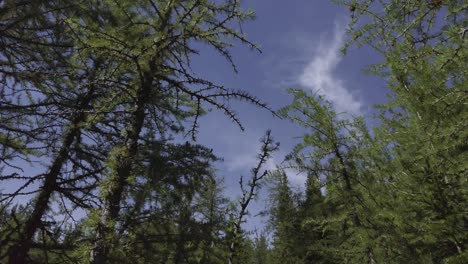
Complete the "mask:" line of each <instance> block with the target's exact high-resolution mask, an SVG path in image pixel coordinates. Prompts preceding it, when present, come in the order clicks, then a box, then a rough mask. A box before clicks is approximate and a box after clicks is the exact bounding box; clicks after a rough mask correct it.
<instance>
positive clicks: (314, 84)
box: [297, 22, 362, 114]
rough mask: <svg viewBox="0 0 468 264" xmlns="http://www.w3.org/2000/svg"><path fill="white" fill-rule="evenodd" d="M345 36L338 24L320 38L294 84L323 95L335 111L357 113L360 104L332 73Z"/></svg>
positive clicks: (340, 57) (336, 64)
mask: <svg viewBox="0 0 468 264" xmlns="http://www.w3.org/2000/svg"><path fill="white" fill-rule="evenodd" d="M344 34H345V30H344V26H342V24H340V23H338V22H337V23H335V28H334V32H333V36H332V37H331V38H330V37H329V36H326V35H322V36H321V37H320V41H319V44H318V45H317V48H316V49H315V50H314V51H313V53H312V56H311V57H310V60H308V62H307V63H306V64H305V67H304V68H303V69H302V72H301V74H300V75H299V76H298V80H297V81H298V83H299V84H300V85H301V86H303V87H304V88H309V89H311V90H312V91H314V92H316V93H317V94H320V95H323V96H324V97H325V98H326V99H327V100H329V101H330V102H332V103H333V105H334V107H335V110H336V111H337V112H347V113H350V114H360V112H361V107H362V103H361V101H360V100H359V99H358V98H357V97H356V95H355V94H353V93H352V92H351V91H350V89H349V87H347V86H346V84H345V81H344V80H342V79H341V78H340V77H339V76H337V75H336V73H335V70H336V68H337V66H338V65H339V63H340V61H341V60H342V54H341V51H340V49H341V47H342V45H343V43H344Z"/></svg>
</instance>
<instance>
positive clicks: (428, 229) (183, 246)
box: [0, 0, 468, 263]
mask: <svg viewBox="0 0 468 264" xmlns="http://www.w3.org/2000/svg"><path fill="white" fill-rule="evenodd" d="M338 3H339V4H343V5H350V3H349V2H345V1H338ZM351 4H352V12H353V19H352V22H351V24H350V28H349V33H350V36H352V38H351V40H350V42H349V43H347V45H346V46H345V47H344V48H345V50H346V48H347V47H348V46H349V45H352V44H353V45H354V44H357V45H358V46H361V45H362V46H366V47H371V48H373V49H375V50H376V51H378V52H380V53H381V54H382V56H383V58H384V61H383V62H382V64H380V65H375V66H374V67H372V69H371V71H372V72H373V73H374V74H379V75H381V76H382V77H383V78H386V79H387V80H388V86H389V89H390V91H391V94H390V95H391V100H389V102H388V104H385V105H381V106H379V108H380V111H381V114H380V116H379V121H380V124H379V125H378V126H376V127H374V128H373V130H370V129H369V128H368V127H367V126H366V125H365V122H364V119H363V118H362V117H357V118H354V119H349V118H348V119H346V118H342V117H341V116H340V114H337V113H335V112H334V111H333V110H332V109H333V107H332V106H331V105H330V104H329V103H328V102H326V101H325V100H324V99H323V98H321V97H319V96H316V95H314V94H310V93H308V92H305V91H302V90H297V89H291V90H289V92H290V93H291V94H292V95H293V96H294V101H293V103H292V104H290V105H289V106H286V107H284V108H282V109H280V110H279V111H277V112H275V114H277V115H278V116H281V117H283V118H285V119H289V120H291V121H292V122H295V123H297V124H299V125H301V126H303V127H304V128H305V129H307V131H309V132H308V134H306V135H304V137H303V140H302V142H301V143H300V144H298V145H297V146H296V147H295V148H294V150H293V151H292V153H291V154H290V155H288V156H287V157H286V160H287V164H288V165H287V167H288V168H294V169H296V170H298V171H299V172H301V173H303V174H304V175H306V177H307V183H306V187H305V191H304V192H302V193H300V192H295V191H293V190H292V189H291V186H290V185H289V183H288V178H287V175H286V173H285V172H284V169H285V168H278V170H277V171H273V172H267V171H264V170H263V169H262V167H264V165H265V163H266V161H267V159H268V158H269V157H270V155H271V154H272V153H273V152H274V151H276V150H277V149H278V144H277V143H276V142H274V140H273V139H272V137H271V133H270V132H267V133H266V135H265V136H264V138H262V148H261V149H260V152H259V155H258V164H257V166H255V167H254V168H252V171H251V172H252V173H251V177H250V178H241V180H240V189H241V197H240V198H239V199H238V200H235V201H230V200H229V199H227V198H226V196H224V195H223V192H222V189H223V186H222V181H220V180H219V179H218V178H217V177H216V171H215V169H214V167H213V163H214V162H216V161H217V160H218V157H216V155H215V154H213V153H212V151H211V150H210V149H209V148H207V147H205V146H201V145H198V144H196V141H195V139H196V134H197V129H198V120H199V118H200V116H201V115H203V114H204V113H205V112H206V109H207V108H215V109H218V110H220V111H222V112H223V113H224V114H225V115H226V116H227V118H230V119H231V120H232V121H233V122H234V123H236V124H238V125H239V127H240V128H242V125H241V122H240V120H239V119H238V118H237V116H236V114H235V112H234V111H233V110H232V109H230V108H229V104H227V101H228V100H229V99H237V100H244V101H246V102H247V103H251V104H254V105H257V106H258V107H259V108H260V109H263V110H266V111H272V110H270V109H269V108H268V106H267V105H266V104H265V103H263V102H261V101H260V100H258V99H257V98H255V97H254V96H252V95H250V94H248V93H247V92H244V91H238V90H230V89H227V88H225V87H224V86H222V85H219V84H216V83H213V82H211V81H210V80H206V79H202V78H200V77H198V76H197V75H196V74H195V73H194V72H193V71H192V69H191V63H190V62H191V59H192V57H193V56H196V55H198V51H197V50H196V49H195V46H196V44H197V43H203V44H204V45H207V46H210V47H212V48H213V49H215V50H216V51H218V52H219V54H220V55H221V56H223V57H225V58H226V59H227V60H228V61H229V62H230V63H232V58H231V55H230V50H229V49H230V47H231V46H232V45H234V44H235V43H237V44H238V43H240V44H244V45H248V46H250V47H251V48H253V49H256V46H255V45H254V44H253V43H251V42H250V41H249V40H247V39H246V38H245V36H244V34H243V31H242V26H241V25H242V22H243V21H245V20H248V19H251V18H252V17H253V13H252V12H250V11H249V12H247V11H243V10H242V9H241V7H240V4H239V1H237V0H225V1H209V0H134V1H128V0H98V1H96V0H93V1H90V0H82V1H76V2H70V1H62V0H54V1H45V0H44V1H43V0H35V1H28V0H25V1H15V0H5V1H2V2H0V18H1V19H0V29H1V30H0V47H1V48H0V64H1V67H0V82H1V83H0V113H1V115H0V151H1V155H0V183H1V186H2V189H1V190H0V262H1V263H127V262H128V263H226V262H228V263H466V262H467V261H468V249H467V248H466V244H467V242H468V213H467V211H466V208H468V182H467V181H468V178H467V176H468V175H467V174H468V173H467V169H468V164H467V162H466V159H467V158H468V157H467V155H466V153H467V147H468V134H467V131H468V128H467V124H468V120H467V119H468V112H467V111H466V103H467V92H466V87H468V82H467V80H466V71H467V69H468V60H467V59H466V58H468V50H467V41H468V28H467V25H468V14H467V13H468V6H467V4H466V3H465V1H462V0H460V1H416V0H405V1H374V0H360V1H352V3H351ZM350 10H351V8H350ZM232 65H233V67H234V70H235V66H234V64H233V63H232ZM272 112H273V111H272ZM182 136H185V137H191V138H192V140H191V141H187V142H185V143H183V142H181V141H180V140H175V138H180V137H182ZM27 167H31V168H34V169H26V168H27ZM266 182H268V183H269V184H270V190H269V197H270V200H271V203H270V207H269V208H267V212H268V216H269V218H270V221H269V228H270V230H271V234H272V235H271V237H270V236H268V235H264V234H262V235H259V236H257V237H254V238H252V236H248V235H247V234H246V232H245V231H244V230H243V223H245V221H246V216H247V214H248V207H249V204H250V203H251V201H252V200H253V199H255V198H256V196H257V194H258V191H259V188H260V187H262V186H263V185H264V184H265V183H266Z"/></svg>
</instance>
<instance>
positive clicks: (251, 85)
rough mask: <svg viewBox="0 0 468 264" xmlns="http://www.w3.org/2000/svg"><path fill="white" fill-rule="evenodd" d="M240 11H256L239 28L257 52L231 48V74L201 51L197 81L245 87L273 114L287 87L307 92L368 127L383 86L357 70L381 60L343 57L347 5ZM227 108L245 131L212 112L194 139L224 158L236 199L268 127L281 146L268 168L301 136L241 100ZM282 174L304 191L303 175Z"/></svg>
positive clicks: (311, 0) (258, 1)
mask: <svg viewBox="0 0 468 264" xmlns="http://www.w3.org/2000/svg"><path fill="white" fill-rule="evenodd" d="M243 6H244V7H245V8H249V9H253V10H254V11H255V13H256V16H257V18H256V19H255V20H254V21H250V22H248V23H247V24H245V25H244V28H243V30H244V32H245V33H246V34H247V36H248V37H249V39H250V40H252V41H253V42H254V43H256V44H259V45H260V47H261V50H262V53H261V54H260V53H258V52H255V51H252V50H250V49H249V48H247V47H241V46H238V47H235V48H234V49H233V52H232V54H233V57H234V61H235V63H236V65H237V67H238V70H239V72H238V74H235V73H234V72H233V71H232V69H231V68H230V65H229V64H228V63H227V62H225V61H224V60H223V59H222V58H220V57H219V56H217V54H216V53H214V52H212V51H209V50H205V49H202V50H201V51H202V53H201V56H200V58H195V59H194V65H195V67H194V68H195V71H196V72H198V73H199V74H200V76H203V77H206V78H208V79H210V80H213V81H215V82H217V83H219V84H223V85H225V86H226V87H229V88H235V89H244V90H247V91H248V92H250V93H251V94H253V95H255V96H257V97H259V98H260V99H261V100H263V101H266V102H267V103H268V104H269V105H270V106H271V107H272V108H273V109H278V108H280V107H282V106H285V105H287V104H289V103H290V102H291V100H292V98H291V97H290V96H289V95H287V94H286V93H285V89H287V88H291V87H292V88H302V89H307V90H311V91H314V92H316V93H318V94H322V95H324V96H325V98H327V99H328V100H330V101H331V102H333V103H334V105H335V110H336V111H338V112H348V113H351V114H353V115H365V116H366V117H368V119H367V120H368V121H369V122H370V123H372V121H371V119H370V117H371V116H372V113H373V109H372V106H373V105H374V104H378V103H382V102H384V101H385V98H386V96H385V94H386V88H385V83H384V82H383V81H382V80H381V79H378V78H377V77H375V76H370V75H366V74H364V73H363V69H364V68H365V67H366V65H369V64H372V63H377V62H379V60H380V57H379V56H378V55H377V54H375V53H373V51H371V50H370V49H366V48H363V49H358V48H356V47H351V48H350V49H349V51H348V53H347V55H346V56H343V55H342V54H341V52H340V49H341V47H342V45H343V43H344V41H345V40H346V39H347V36H346V34H345V29H346V27H347V23H348V22H349V20H350V13H349V11H348V9H347V8H346V7H339V6H336V5H334V4H333V3H331V1H329V0H307V1H306V0H289V1H279V0H268V1H267V0H255V1H244V2H243ZM231 105H232V107H233V108H234V109H236V111H237V112H238V113H239V117H240V119H241V121H242V123H243V125H244V126H245V131H244V132H242V131H240V129H239V128H238V127H236V125H235V124H233V123H232V122H231V121H230V120H229V119H228V118H227V117H225V116H224V115H223V114H222V113H220V112H218V111H213V112H211V113H209V114H208V115H207V116H205V117H204V118H202V120H201V122H200V128H201V129H200V133H199V135H198V140H199V142H200V143H202V144H205V145H208V146H209V147H211V148H213V150H214V152H215V153H216V154H217V155H219V156H221V157H223V158H224V162H222V163H219V164H217V168H218V174H219V175H221V176H222V177H224V180H225V185H226V192H227V194H228V196H230V197H237V196H238V195H239V186H238V181H239V176H240V175H244V176H245V177H249V176H250V174H249V170H250V168H251V167H252V166H253V165H255V162H256V160H255V157H256V155H257V153H258V151H259V147H260V142H259V139H260V137H262V136H263V134H264V132H265V131H266V130H267V129H271V130H272V135H273V136H274V138H275V139H276V140H277V141H279V142H280V143H281V149H280V151H279V152H278V153H276V155H275V156H274V157H273V159H272V160H271V161H270V162H269V163H268V164H267V167H268V168H270V169H272V168H274V167H275V165H276V164H279V163H280V162H281V161H282V159H283V158H284V156H285V155H286V154H288V153H289V152H290V151H291V149H292V146H294V144H296V143H298V140H299V139H298V138H297V137H298V136H301V135H302V134H303V132H304V131H302V130H301V129H300V128H299V127H297V126H295V125H294V124H291V123H290V122H289V121H286V120H280V119H278V118H275V117H273V116H272V115H271V113H269V112H267V111H265V110H261V109H258V108H256V107H253V106H251V105H248V104H247V103H239V102H231ZM288 176H289V179H290V182H291V184H292V185H294V186H296V187H298V188H300V187H301V186H303V183H304V181H305V178H304V177H303V176H302V175H297V174H295V173H289V174H288ZM264 198H265V195H264V193H263V197H260V199H259V200H258V202H257V203H256V204H255V205H254V206H253V207H252V210H251V213H252V215H254V214H255V213H256V212H258V211H259V210H260V209H261V207H262V206H264V201H263V199H264ZM255 226H256V227H257V228H260V229H261V227H260V220H259V219H252V220H251V223H250V224H249V227H250V228H253V227H255Z"/></svg>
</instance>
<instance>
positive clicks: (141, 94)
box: [91, 73, 153, 264]
mask: <svg viewBox="0 0 468 264" xmlns="http://www.w3.org/2000/svg"><path fill="white" fill-rule="evenodd" d="M152 82H153V77H152V76H150V74H149V73H147V74H145V76H144V77H143V80H142V85H141V87H140V88H139V90H138V95H137V101H136V109H135V111H134V112H133V118H132V120H133V121H132V123H131V125H130V129H129V131H128V135H127V137H126V139H125V142H126V144H125V149H124V150H122V151H121V153H119V154H118V156H117V159H116V160H117V163H118V164H116V166H115V168H113V172H112V173H113V175H111V177H112V178H111V182H110V185H109V186H110V189H109V190H108V191H107V192H108V195H106V196H105V197H104V209H103V212H102V213H101V217H100V219H99V222H98V224H97V228H96V241H95V243H94V245H93V248H92V250H91V263H92V264H98V263H107V261H108V259H109V253H110V249H111V244H110V243H109V242H110V241H112V239H111V240H110V241H109V239H110V238H111V237H112V236H113V234H112V233H113V232H114V226H113V225H111V223H115V222H116V220H117V219H118V217H119V213H120V202H121V200H122V197H123V193H124V189H125V187H126V186H127V185H128V178H129V176H130V173H131V171H132V165H133V163H134V160H135V158H136V155H137V152H138V139H139V137H140V132H141V130H142V128H143V124H144V119H145V106H146V102H147V101H148V97H149V95H150V91H151V86H152Z"/></svg>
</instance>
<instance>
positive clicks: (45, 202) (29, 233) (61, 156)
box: [8, 87, 94, 264]
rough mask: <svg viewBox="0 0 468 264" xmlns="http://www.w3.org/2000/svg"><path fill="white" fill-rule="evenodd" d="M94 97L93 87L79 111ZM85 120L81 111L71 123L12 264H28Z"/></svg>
mask: <svg viewBox="0 0 468 264" xmlns="http://www.w3.org/2000/svg"><path fill="white" fill-rule="evenodd" d="M93 96H94V88H93V87H91V88H90V90H89V91H88V93H87V94H86V95H85V96H84V98H83V99H82V100H81V102H80V107H79V109H78V111H79V110H82V109H83V108H85V107H87V106H88V104H89V102H90V101H91V99H92V98H93ZM85 119H86V113H85V111H79V112H78V113H76V114H75V117H74V118H73V121H72V122H71V124H72V128H71V129H70V130H69V131H68V132H66V134H65V136H64V140H63V144H62V147H61V148H60V150H59V152H58V155H57V157H56V158H55V160H54V161H53V163H52V166H51V167H50V169H49V172H48V173H47V174H46V175H45V176H44V177H45V180H44V185H43V186H42V188H41V191H40V192H39V195H38V196H37V198H36V200H35V202H34V205H33V208H34V209H33V212H32V213H31V214H30V216H29V218H28V219H27V220H26V222H25V224H24V226H23V229H22V231H21V234H20V239H19V240H18V242H17V243H15V244H14V245H13V246H12V247H11V249H10V250H9V252H8V256H9V263H10V264H21V263H26V259H27V256H28V252H29V250H30V249H31V245H32V242H33V241H32V239H33V236H34V234H35V233H36V231H37V229H38V228H39V227H40V225H41V219H42V217H43V216H44V214H45V213H46V211H47V210H48V208H49V200H50V197H51V195H52V193H53V192H54V191H55V190H56V187H57V178H58V176H59V174H60V171H61V169H62V167H63V165H64V164H65V163H66V161H67V158H68V152H69V148H70V146H71V145H72V144H73V142H74V141H75V138H76V136H77V135H78V134H79V132H80V129H81V128H80V123H81V122H83V121H85Z"/></svg>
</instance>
